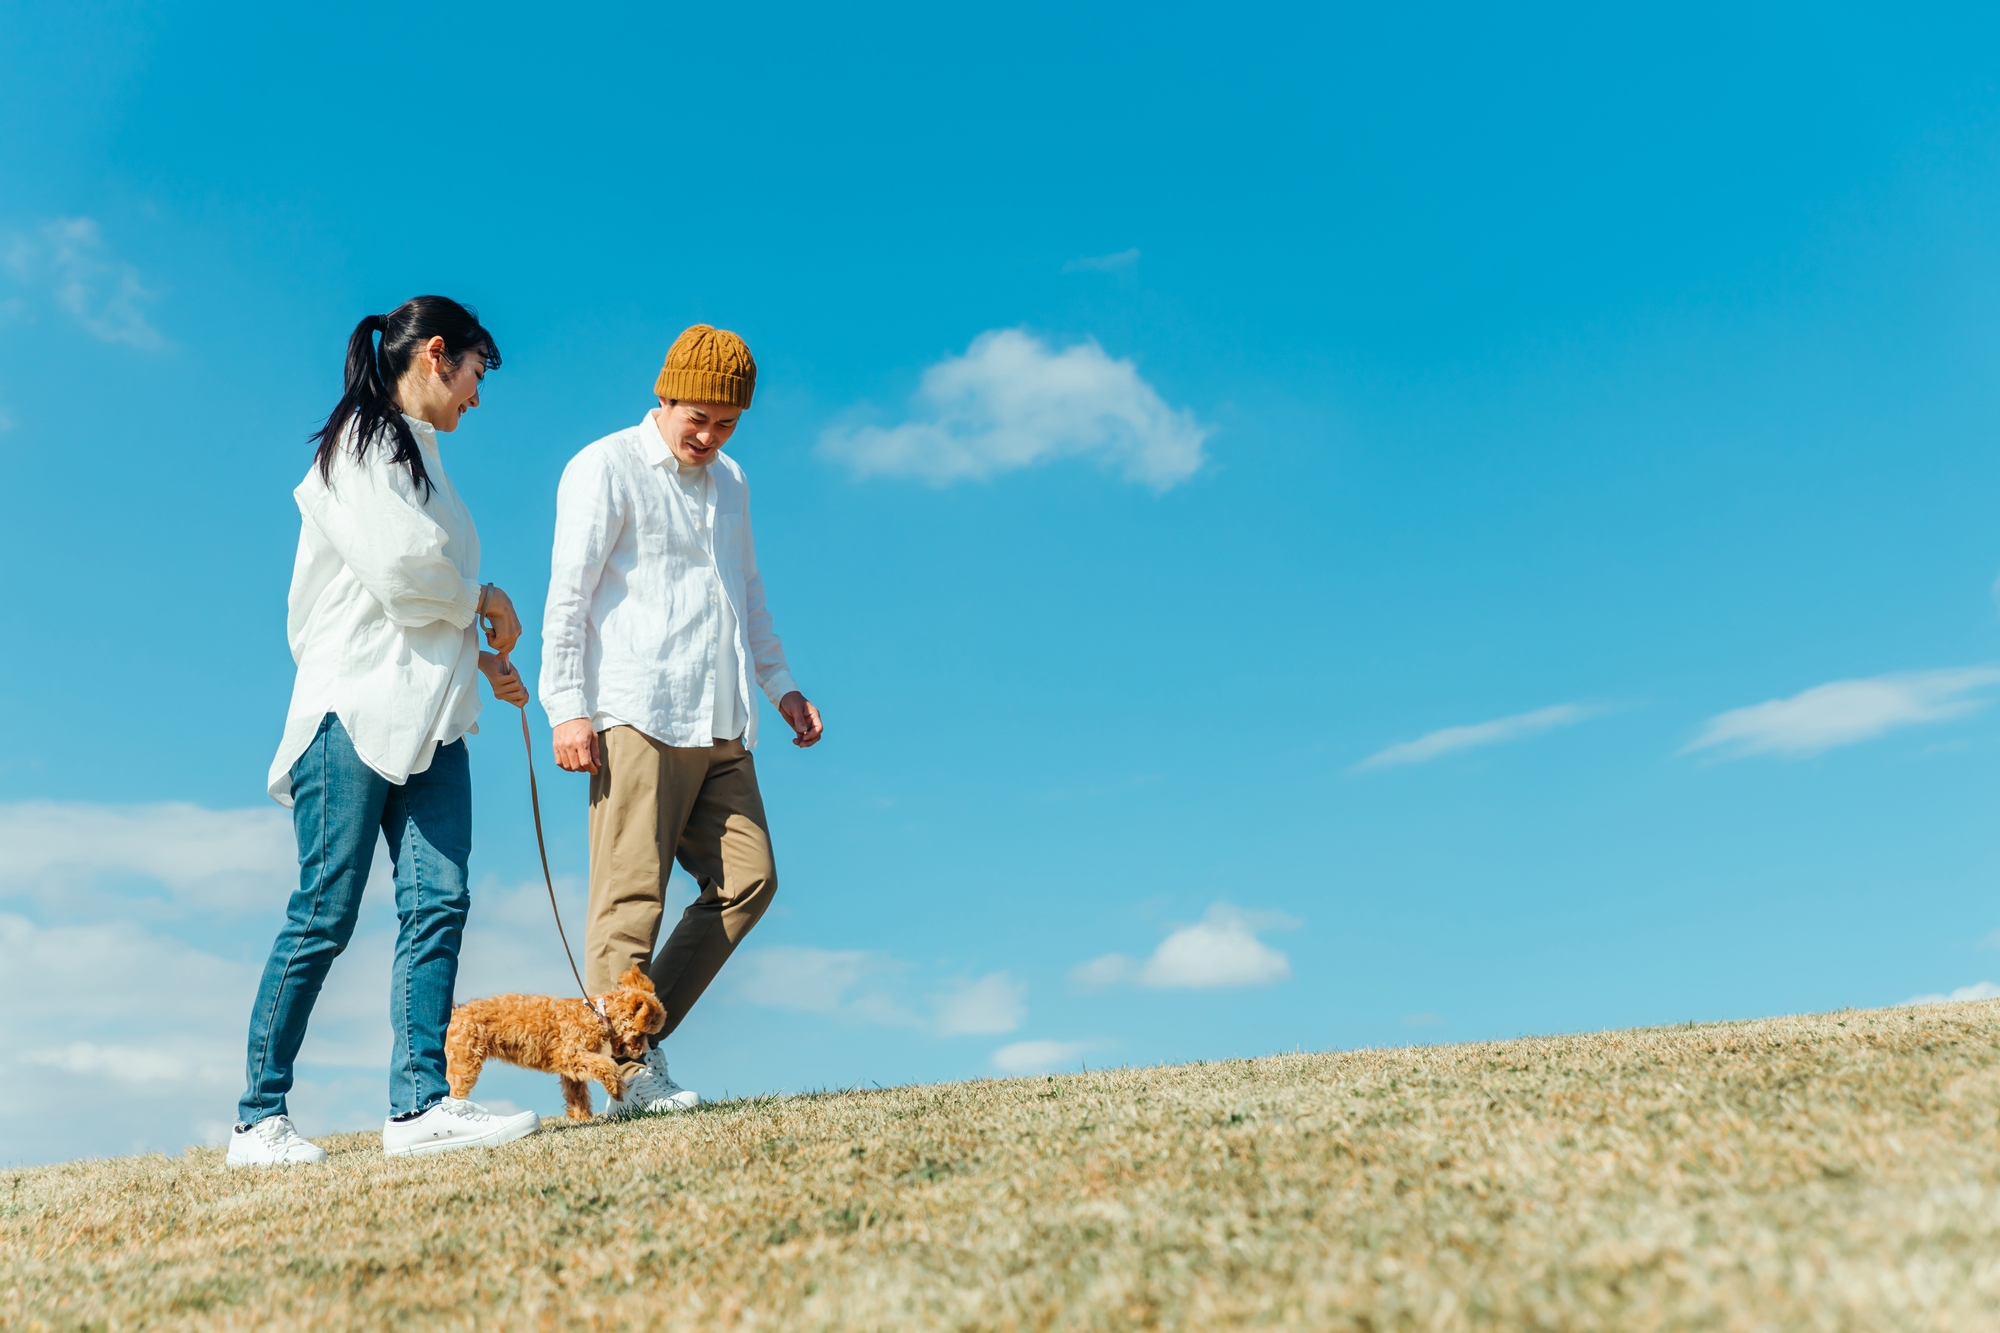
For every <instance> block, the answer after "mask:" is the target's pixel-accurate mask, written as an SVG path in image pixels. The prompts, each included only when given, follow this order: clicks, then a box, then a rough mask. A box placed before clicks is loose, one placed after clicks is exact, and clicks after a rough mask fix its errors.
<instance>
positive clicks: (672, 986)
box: [583, 727, 778, 1074]
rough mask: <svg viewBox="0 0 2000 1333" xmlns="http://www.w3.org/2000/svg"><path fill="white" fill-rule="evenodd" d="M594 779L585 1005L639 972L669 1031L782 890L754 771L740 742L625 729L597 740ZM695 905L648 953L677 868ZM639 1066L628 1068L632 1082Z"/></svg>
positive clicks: (663, 1032)
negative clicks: (700, 741)
mask: <svg viewBox="0 0 2000 1333" xmlns="http://www.w3.org/2000/svg"><path fill="white" fill-rule="evenodd" d="M597 741H598V767H597V772H595V773H593V774H592V775H591V778H590V915H589V918H588V920H587V922H586V923H585V926H584V937H583V941H584V942H583V956H584V964H583V969H584V970H583V981H584V985H585V986H587V987H588V988H589V990H590V993H591V994H592V995H601V994H603V993H604V992H605V991H608V990H611V989H613V988H614V987H616V986H617V984H618V978H619V976H620V975H621V974H622V973H623V972H624V971H625V969H626V968H628V967H631V966H632V965H633V964H635V963H636V964H638V965H639V966H640V967H641V968H644V969H645V970H646V972H647V974H648V975H649V976H651V977H652V979H653V985H654V987H655V988H656V989H657V990H658V991H659V995H660V1003H661V1004H663V1005H665V1006H666V1010H667V1025H666V1026H665V1027H663V1028H661V1029H660V1031H659V1033H658V1034H657V1035H656V1036H655V1037H654V1038H653V1041H654V1043H655V1044H656V1045H657V1044H658V1043H659V1042H661V1041H663V1040H665V1038H666V1036H667V1034H668V1033H670V1032H672V1031H673V1030H674V1029H675V1028H676V1027H678V1026H680V1021H681V1020H682V1019H683V1018H685V1017H687V1012H688V1010H690V1009H692V1008H694V1002H695V1001H696V1000H698V999H700V998H701V993H702V992H703V991H705V990H707V989H708V983H709V982H711V981H713V980H715V974H716V973H717V972H719V971H721V970H722V965H723V964H724V963H725V962H727V961H728V960H729V955H730V954H731V953H732V952H734V951H735V949H736V946H737V945H738V944H740V943H741V942H742V940H743V937H744V936H745V935H748V934H749V933H750V928H751V927H752V926H754V925H756V924H757V919H758V918H759V917H761V916H763V915H764V909H765V908H767V907H769V906H770V905H771V897H772V895H773V894H775V893H776V892H777V891H778V871H777V866H776V864H775V863H774V862H773V861H772V860H771V835H770V830H769V827H768V826H767V825H766V823H765V821H764V797H763V795H762V794H761V793H760V792H759V791H758V790H757V769H756V766H755V764H754V763H753V762H752V760H751V757H750V752H749V751H748V750H746V749H744V748H743V742H742V741H740V740H738V741H717V742H716V743H715V744H714V746H713V747H711V748H707V749H683V748H680V747H677V746H672V745H663V744H661V743H660V742H659V741H656V740H654V739H653V738H652V737H651V736H648V735H646V734H645V733H644V732H642V731H639V730H636V729H635V728H632V727H611V728H609V729H608V730H605V731H600V732H598V733H597ZM676 860H678V861H679V862H680V863H681V869H683V870H685V871H687V873H688V874H689V875H690V876H691V877H692V878H693V879H694V882H695V888H696V890H697V896H696V897H695V900H694V901H693V902H692V903H690V904H688V908H687V910H686V911H684V912H682V913H681V919H680V921H679V922H677V923H676V924H675V926H674V930H673V933H672V934H671V935H669V936H667V940H666V943H665V944H663V945H661V946H660V949H659V952H658V953H655V952H654V951H653V945H654V943H655V942H656V941H657V940H658V939H659V935H660V919H661V917H662V915H663V914H664V911H665V907H666V896H667V894H666V890H667V877H668V876H669V875H670V874H672V873H673V862H674V861H676ZM637 1068H638V1066H637V1064H636V1062H630V1061H628V1062H626V1070H625V1072H626V1073H627V1074H630V1073H633V1072H636V1070H637Z"/></svg>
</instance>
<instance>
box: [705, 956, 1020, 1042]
mask: <svg viewBox="0 0 2000 1333" xmlns="http://www.w3.org/2000/svg"><path fill="white" fill-rule="evenodd" d="M914 971H915V969H913V968H912V967H911V966H910V965H909V964H908V963H906V962H903V961H902V960H900V959H898V958H895V957H892V956H891V955H889V954H886V953H880V952H876V951H873V950H865V949H815V948H812V947H810V946H805V945H791V944H785V945H770V946H768V947H765V948H756V949H746V950H744V951H743V952H742V953H740V954H738V955H737V956H736V958H735V960H734V961H732V963H731V964H730V972H731V974H732V978H733V984H734V989H735V993H736V995H737V997H738V998H739V999H741V1000H742V1001H744V1002H745V1003H747V1004H755V1005H761V1006H763V1007H765V1008H771V1009H794V1010H799V1011H801V1012H804V1013H813V1014H824V1015H826V1016H827V1017H829V1018H833V1019H836V1020H839V1021H841V1022H844V1023H851V1024H858V1025H868V1026H878V1027H901V1028H918V1029H922V1030H924V1031H927V1032H930V1033H933V1034H934V1035H936V1036H940V1037H956V1036H965V1035H971V1034H992V1033H999V1032H1012V1031H1014V1030H1015V1029H1016V1028H1018V1027H1020V1026H1021V1024H1022V1022H1023V1021H1024V1020H1025V1019H1026V1018H1027V1016H1028V1004H1027V998H1028V986H1027V983H1026V982H1024V981H1018V980H1016V979H1015V978H1014V976H1013V975H1012V974H1011V973H1009V972H1005V971H1001V972H989V973H987V974H986V975H985V976H982V977H976V978H956V979H953V980H950V981H948V982H946V983H945V985H944V986H943V987H942V988H941V989H938V990H935V991H933V992H932V993H931V994H929V995H928V996H927V997H925V1002H923V1003H918V1002H917V1001H915V1000H913V999H911V998H909V995H908V992H909V991H910V990H911V988H912V984H911V983H912V974H913V973H914Z"/></svg>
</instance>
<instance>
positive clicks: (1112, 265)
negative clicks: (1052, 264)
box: [1062, 246, 1139, 273]
mask: <svg viewBox="0 0 2000 1333" xmlns="http://www.w3.org/2000/svg"><path fill="white" fill-rule="evenodd" d="M1137 267H1139V248H1138V247H1137V246H1134V247H1132V248H1131V249H1130V250H1120V251H1119V252H1118V253H1117V254H1115V255H1084V256H1082V257H1081V258H1077V259H1072V260H1070V261H1069V262H1068V263H1066V264H1064V265H1063V266H1062V271H1063V272H1065V273H1126V272H1129V271H1131V270H1132V269H1135V268H1137Z"/></svg>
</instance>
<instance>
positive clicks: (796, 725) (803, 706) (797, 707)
mask: <svg viewBox="0 0 2000 1333" xmlns="http://www.w3.org/2000/svg"><path fill="white" fill-rule="evenodd" d="M778 711H779V712H780V713H783V714H784V715H785V721H787V722H789V723H791V724H792V730H793V731H795V732H797V733H798V734H797V735H795V736H793V737H792V744H794V745H796V746H798V747H799V748H800V749H801V750H803V749H805V748H806V747H808V746H811V745H817V744H819V738H820V737H821V736H824V735H825V734H826V727H825V726H824V725H823V724H822V723H821V722H820V720H819V709H817V708H814V707H813V706H812V701H811V700H809V699H807V698H806V697H805V696H804V695H803V694H800V693H799V692H798V691H797V690H793V691H792V692H791V693H790V694H787V695H786V696H785V697H784V698H782V699H780V700H778Z"/></svg>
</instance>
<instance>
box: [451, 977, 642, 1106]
mask: <svg viewBox="0 0 2000 1333" xmlns="http://www.w3.org/2000/svg"><path fill="white" fill-rule="evenodd" d="M597 998H599V999H601V1000H602V1002H603V1005H604V1017H605V1019H607V1020H609V1027H607V1026H606V1024H605V1023H604V1022H601V1021H599V1019H598V1017H597V1011H596V1010H595V1009H592V1008H591V1007H590V1005H589V1004H588V1003H586V1002H585V1001H583V1000H558V999H554V998H552V997H550V996H547V995H494V996H490V997H488V998H487V999H484V1000H468V1001H466V1002H465V1003H464V1004H461V1005H459V1006H458V1007H457V1008H455V1009H453V1010H452V1011H451V1026H450V1027H449V1028H447V1029H445V1036H444V1067H445V1081H446V1082H448V1083H450V1084H451V1095H452V1096H454V1097H470V1096H471V1095H472V1085H473V1084H475V1083H477V1082H478V1081H479V1071H480V1069H481V1068H482V1067H484V1066H485V1064H486V1062H487V1061H488V1060H499V1061H501V1062H502V1063H504V1064H510V1065H519V1066H520V1067H521V1068H523V1069H539V1070H541V1071H542V1072H543V1073H545V1074H557V1075H560V1076H561V1078H562V1091H563V1102H564V1104H565V1105H567V1106H568V1107H569V1118H570V1119H572V1120H588V1119H590V1115H591V1111H590V1084H591V1083H592V1082H593V1081H594V1082H598V1083H602V1084H603V1085H604V1091H605V1093H606V1094H607V1095H609V1096H611V1097H613V1098H616V1097H622V1096H623V1095H624V1093H625V1087H624V1082H623V1080H621V1079H620V1078H619V1077H618V1063H617V1061H618V1059H626V1060H641V1059H644V1058H645V1055H646V1044H647V1043H646V1038H647V1037H648V1036H650V1035H651V1034H653V1033H655V1032H658V1031H659V1030H660V1029H661V1028H663V1027H665V1026H666V1024H667V1011H666V1009H665V1008H663V1007H662V1006H661V1004H660V1002H659V1000H658V999H657V998H655V997H654V995H653V983H652V980H651V979H650V978H648V977H647V976H646V974H645V973H644V972H642V971H640V970H639V969H638V968H637V967H630V968H627V969H626V970H625V975H624V976H622V977H620V978H618V989H617V990H615V991H611V992H610V993H608V994H606V995H603V996H600V997H597Z"/></svg>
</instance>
